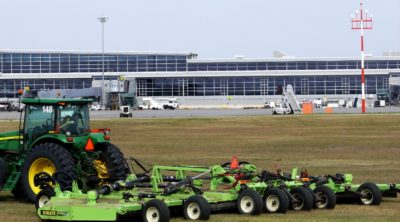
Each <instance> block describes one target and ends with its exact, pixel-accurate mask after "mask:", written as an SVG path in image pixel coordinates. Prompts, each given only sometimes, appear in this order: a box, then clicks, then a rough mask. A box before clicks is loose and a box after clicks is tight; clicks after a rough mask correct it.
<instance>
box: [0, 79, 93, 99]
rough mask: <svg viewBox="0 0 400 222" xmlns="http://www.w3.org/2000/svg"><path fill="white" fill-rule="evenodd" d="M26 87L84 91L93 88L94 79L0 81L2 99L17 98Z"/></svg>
mask: <svg viewBox="0 0 400 222" xmlns="http://www.w3.org/2000/svg"><path fill="white" fill-rule="evenodd" d="M26 86H29V88H30V89H31V90H50V89H84V88H89V87H92V79H78V78H77V79H8V80H3V79H0V97H7V98H16V97H17V92H18V90H19V89H23V88H24V87H26Z"/></svg>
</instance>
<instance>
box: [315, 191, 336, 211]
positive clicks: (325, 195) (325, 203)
mask: <svg viewBox="0 0 400 222" xmlns="http://www.w3.org/2000/svg"><path fill="white" fill-rule="evenodd" d="M313 193H314V195H315V197H316V198H315V200H314V208H316V209H334V208H335V206H336V195H335V193H334V192H333V191H332V189H331V188H329V187H327V186H319V187H317V188H315V189H314V191H313Z"/></svg>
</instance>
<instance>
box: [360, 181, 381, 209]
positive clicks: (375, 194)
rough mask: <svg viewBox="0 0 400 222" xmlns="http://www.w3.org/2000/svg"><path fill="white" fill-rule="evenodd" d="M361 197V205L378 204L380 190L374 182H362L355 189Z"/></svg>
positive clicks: (379, 202)
mask: <svg viewBox="0 0 400 222" xmlns="http://www.w3.org/2000/svg"><path fill="white" fill-rule="evenodd" d="M357 192H359V193H361V195H363V197H361V198H360V204H363V205H379V204H381V201H382V192H381V191H380V190H379V188H378V186H376V184H374V183H363V184H361V186H360V187H359V188H358V189H357Z"/></svg>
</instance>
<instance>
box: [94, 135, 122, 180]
mask: <svg viewBox="0 0 400 222" xmlns="http://www.w3.org/2000/svg"><path fill="white" fill-rule="evenodd" d="M97 146H99V147H97ZM97 148H98V149H99V150H101V151H102V152H101V154H100V156H99V158H100V161H104V162H105V164H106V167H107V173H108V176H109V181H117V180H124V179H126V177H127V175H128V174H129V173H130V170H129V166H128V163H127V162H126V160H125V157H124V154H122V152H121V151H120V149H119V148H118V147H116V146H115V145H114V144H111V143H101V144H98V145H96V149H97Z"/></svg>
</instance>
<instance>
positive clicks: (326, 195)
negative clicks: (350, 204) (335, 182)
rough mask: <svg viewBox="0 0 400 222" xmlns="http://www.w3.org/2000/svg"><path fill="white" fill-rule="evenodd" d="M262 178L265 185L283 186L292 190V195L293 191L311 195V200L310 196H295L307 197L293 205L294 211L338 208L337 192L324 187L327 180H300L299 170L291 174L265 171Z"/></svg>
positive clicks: (294, 170)
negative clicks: (298, 176)
mask: <svg viewBox="0 0 400 222" xmlns="http://www.w3.org/2000/svg"><path fill="white" fill-rule="evenodd" d="M260 178H261V180H262V181H264V182H265V183H272V184H273V185H274V186H282V187H284V188H286V189H288V190H290V192H291V193H293V190H298V193H307V192H306V190H307V191H308V193H309V194H311V199H310V195H308V194H304V195H303V196H299V194H293V196H295V198H296V199H302V198H304V197H305V199H304V201H300V202H299V203H292V204H291V207H292V209H294V210H299V208H301V207H303V208H305V209H307V210H311V208H312V207H314V208H315V209H334V208H335V206H336V196H335V192H334V191H333V190H332V189H331V188H329V187H328V186H325V185H324V184H325V183H326V182H325V180H323V179H315V180H313V181H310V180H308V179H307V180H306V179H305V178H303V179H302V180H299V179H298V178H297V168H293V170H292V173H291V174H288V173H282V171H281V170H280V169H278V170H277V172H276V173H271V172H269V171H263V172H262V173H261V176H260ZM307 196H308V197H307ZM307 198H308V199H307ZM310 200H311V201H310Z"/></svg>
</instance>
